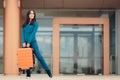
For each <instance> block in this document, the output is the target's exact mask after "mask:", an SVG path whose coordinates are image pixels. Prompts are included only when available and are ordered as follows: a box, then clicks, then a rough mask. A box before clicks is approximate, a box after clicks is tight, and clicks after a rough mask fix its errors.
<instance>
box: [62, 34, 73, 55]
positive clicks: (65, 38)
mask: <svg viewBox="0 0 120 80" xmlns="http://www.w3.org/2000/svg"><path fill="white" fill-rule="evenodd" d="M60 43H61V45H60V57H72V56H73V54H74V53H73V51H74V49H73V47H74V45H73V35H61V38H60Z"/></svg>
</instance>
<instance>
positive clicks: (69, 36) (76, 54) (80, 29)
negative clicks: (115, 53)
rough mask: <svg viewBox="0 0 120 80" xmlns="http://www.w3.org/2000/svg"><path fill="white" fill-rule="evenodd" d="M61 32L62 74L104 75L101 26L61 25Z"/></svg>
mask: <svg viewBox="0 0 120 80" xmlns="http://www.w3.org/2000/svg"><path fill="white" fill-rule="evenodd" d="M73 27H75V28H73ZM60 31H61V32H60V72H61V73H62V74H71V73H72V74H102V59H103V58H102V27H101V25H92V27H91V25H90V26H89V25H71V26H69V25H61V28H60ZM68 60H71V61H72V62H70V61H68ZM65 64H67V65H65ZM72 68H73V69H72ZM70 70H71V71H70Z"/></svg>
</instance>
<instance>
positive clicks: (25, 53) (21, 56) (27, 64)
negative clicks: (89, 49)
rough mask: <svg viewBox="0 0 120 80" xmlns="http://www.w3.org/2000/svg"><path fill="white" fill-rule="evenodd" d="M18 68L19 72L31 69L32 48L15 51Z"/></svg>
mask: <svg viewBox="0 0 120 80" xmlns="http://www.w3.org/2000/svg"><path fill="white" fill-rule="evenodd" d="M17 57H18V68H19V70H27V69H31V68H33V66H34V64H33V54H32V48H19V49H18V50H17Z"/></svg>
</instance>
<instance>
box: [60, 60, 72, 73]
mask: <svg viewBox="0 0 120 80" xmlns="http://www.w3.org/2000/svg"><path fill="white" fill-rule="evenodd" d="M66 64H67V65H66ZM73 64H74V61H73V59H70V58H60V73H62V74H72V73H73Z"/></svg>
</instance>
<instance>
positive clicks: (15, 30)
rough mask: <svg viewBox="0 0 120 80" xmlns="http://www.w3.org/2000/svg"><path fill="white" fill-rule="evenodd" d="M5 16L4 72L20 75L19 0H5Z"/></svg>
mask: <svg viewBox="0 0 120 80" xmlns="http://www.w3.org/2000/svg"><path fill="white" fill-rule="evenodd" d="M4 16H5V17H4V19H5V20H4V21H5V22H4V24H5V25H4V74H5V75H18V68H17V49H18V47H19V42H20V41H19V40H20V38H19V37H20V35H19V34H20V19H19V18H20V11H19V7H18V0H5V9H4Z"/></svg>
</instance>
